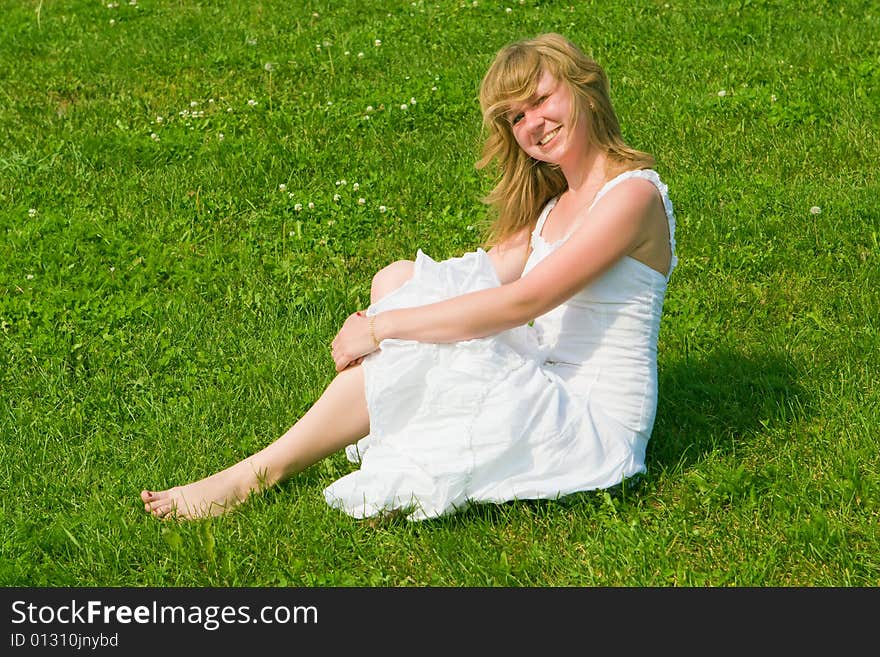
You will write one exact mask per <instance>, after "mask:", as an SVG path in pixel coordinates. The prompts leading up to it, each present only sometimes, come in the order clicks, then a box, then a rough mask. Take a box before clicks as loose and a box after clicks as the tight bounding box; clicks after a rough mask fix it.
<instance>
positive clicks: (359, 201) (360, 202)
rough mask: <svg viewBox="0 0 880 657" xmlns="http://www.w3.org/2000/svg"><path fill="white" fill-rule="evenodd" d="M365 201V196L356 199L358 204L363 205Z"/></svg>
mask: <svg viewBox="0 0 880 657" xmlns="http://www.w3.org/2000/svg"><path fill="white" fill-rule="evenodd" d="M366 202H367V199H365V198H359V199H358V205H364V204H365V203H366Z"/></svg>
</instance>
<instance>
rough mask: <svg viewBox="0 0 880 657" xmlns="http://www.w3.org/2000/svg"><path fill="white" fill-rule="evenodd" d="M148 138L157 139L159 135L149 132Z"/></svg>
mask: <svg viewBox="0 0 880 657" xmlns="http://www.w3.org/2000/svg"><path fill="white" fill-rule="evenodd" d="M150 139H152V140H153V141H159V135H157V134H156V133H155V132H151V133H150Z"/></svg>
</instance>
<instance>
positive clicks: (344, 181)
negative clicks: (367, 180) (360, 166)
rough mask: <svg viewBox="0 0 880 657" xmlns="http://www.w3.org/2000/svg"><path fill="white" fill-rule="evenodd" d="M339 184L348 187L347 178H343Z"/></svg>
mask: <svg viewBox="0 0 880 657" xmlns="http://www.w3.org/2000/svg"><path fill="white" fill-rule="evenodd" d="M339 184H340V185H347V184H348V181H347V180H346V179H345V178H343V179H342V180H340V181H339Z"/></svg>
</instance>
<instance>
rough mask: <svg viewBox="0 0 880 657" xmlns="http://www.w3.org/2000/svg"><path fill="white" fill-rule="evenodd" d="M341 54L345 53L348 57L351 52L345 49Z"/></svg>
mask: <svg viewBox="0 0 880 657" xmlns="http://www.w3.org/2000/svg"><path fill="white" fill-rule="evenodd" d="M342 54H343V55H345V56H346V57H348V56H349V55H350V54H351V52H350V51H348V50H346V51H345V52H344V53H342Z"/></svg>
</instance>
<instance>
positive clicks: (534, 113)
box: [522, 107, 544, 132]
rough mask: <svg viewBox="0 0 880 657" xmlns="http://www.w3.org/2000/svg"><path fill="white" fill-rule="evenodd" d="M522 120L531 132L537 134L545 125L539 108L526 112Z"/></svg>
mask: <svg viewBox="0 0 880 657" xmlns="http://www.w3.org/2000/svg"><path fill="white" fill-rule="evenodd" d="M522 120H523V123H524V124H525V127H526V129H527V130H528V131H529V132H536V131H537V130H538V129H539V128H541V126H542V125H543V123H544V119H543V118H542V117H541V115H540V113H539V112H538V108H537V107H535V108H530V109H527V110H525V111H524V112H523V119H522Z"/></svg>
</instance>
